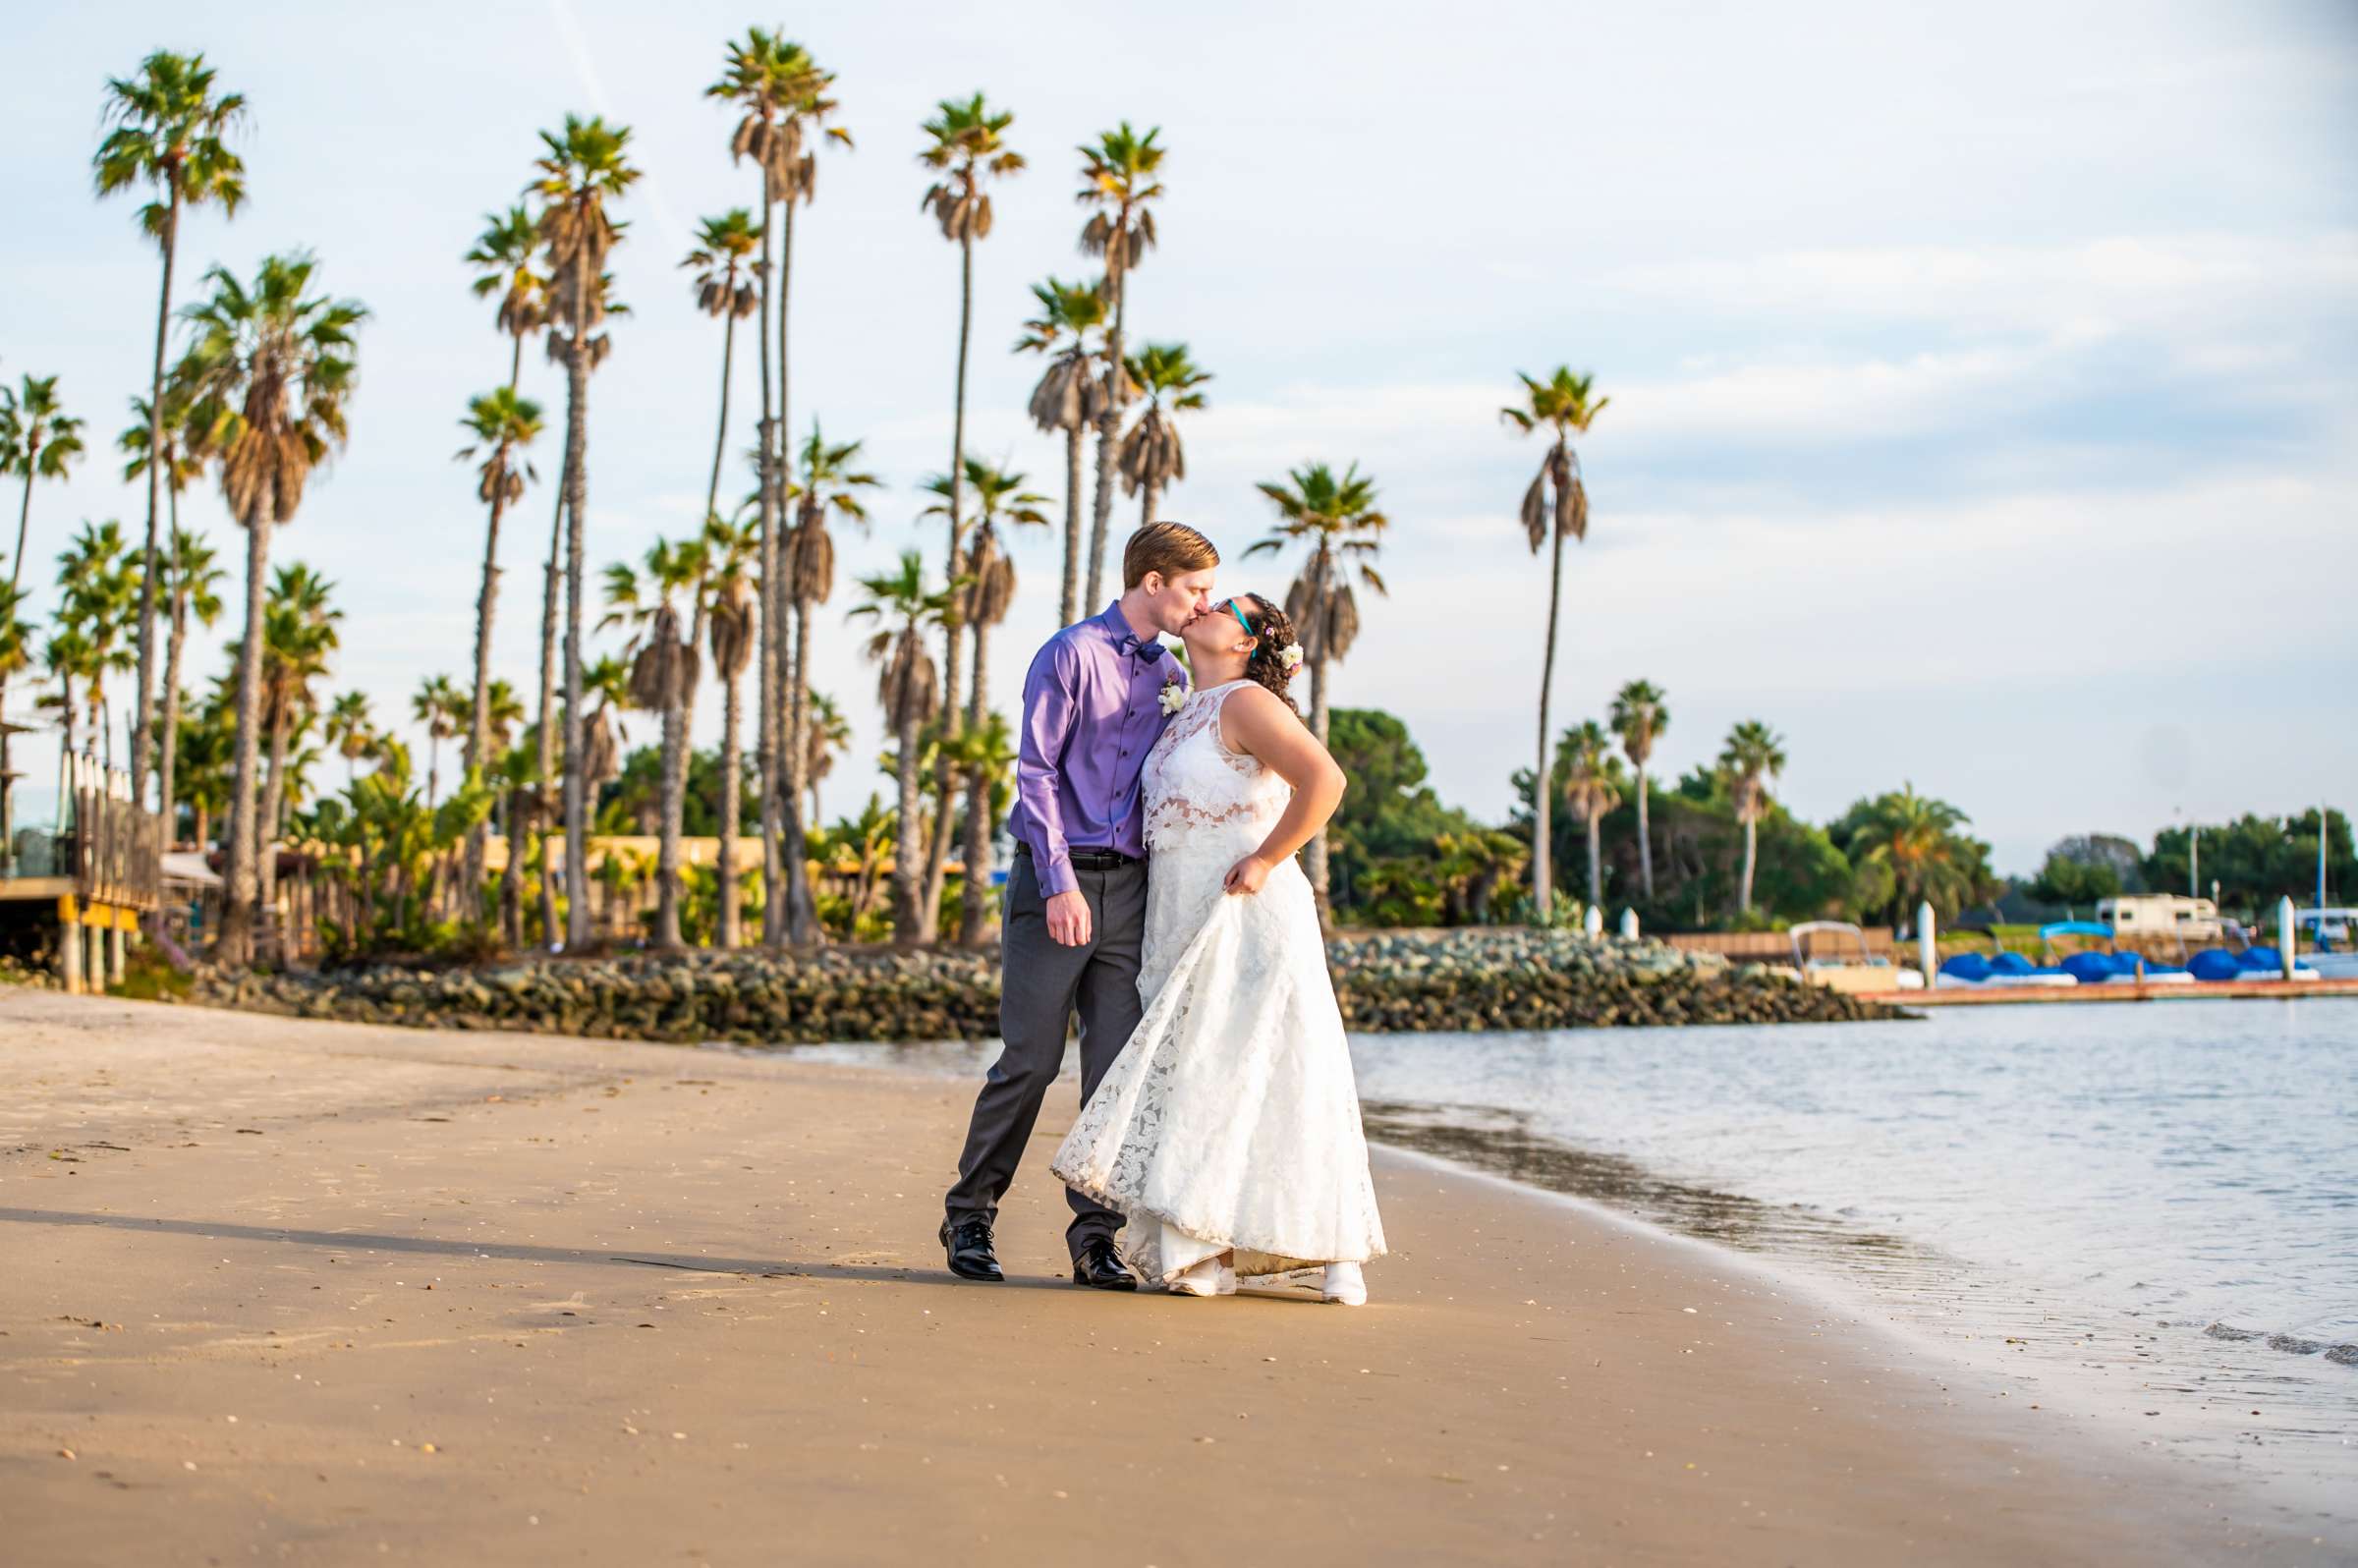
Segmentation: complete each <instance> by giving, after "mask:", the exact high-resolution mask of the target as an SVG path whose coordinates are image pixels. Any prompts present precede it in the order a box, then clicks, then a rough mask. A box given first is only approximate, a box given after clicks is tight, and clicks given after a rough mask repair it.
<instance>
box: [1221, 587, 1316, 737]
mask: <svg viewBox="0 0 2358 1568" xmlns="http://www.w3.org/2000/svg"><path fill="white" fill-rule="evenodd" d="M1237 602H1238V603H1239V604H1241V605H1243V606H1244V610H1245V619H1246V620H1247V621H1248V622H1250V623H1251V624H1252V627H1253V636H1254V639H1255V641H1256V644H1257V645H1256V646H1255V647H1254V649H1253V651H1252V653H1251V654H1250V655H1249V656H1248V657H1247V658H1246V660H1245V679H1246V680H1248V681H1252V682H1254V683H1256V684H1257V685H1260V686H1263V687H1265V688H1266V689H1268V690H1269V691H1270V692H1272V693H1274V694H1275V695H1276V698H1277V700H1279V701H1280V702H1283V703H1284V704H1285V705H1286V706H1287V707H1293V706H1294V698H1293V693H1292V691H1291V690H1290V688H1291V685H1292V682H1293V678H1294V674H1295V672H1296V671H1299V670H1300V669H1301V668H1302V665H1301V662H1300V661H1299V660H1296V661H1294V664H1293V668H1292V669H1288V668H1287V667H1286V657H1285V650H1286V649H1287V648H1289V647H1297V646H1299V645H1300V644H1301V642H1302V640H1301V639H1300V638H1299V637H1297V636H1296V635H1295V634H1294V623H1293V622H1292V621H1291V620H1290V619H1288V618H1287V616H1286V613H1285V611H1283V610H1281V609H1279V608H1278V607H1277V606H1276V605H1274V604H1272V603H1270V602H1269V601H1268V600H1267V599H1264V598H1263V597H1262V596H1261V595H1260V594H1258V593H1240V594H1238V595H1237ZM1294 710H1295V711H1296V712H1300V711H1301V709H1299V708H1295V709H1294Z"/></svg>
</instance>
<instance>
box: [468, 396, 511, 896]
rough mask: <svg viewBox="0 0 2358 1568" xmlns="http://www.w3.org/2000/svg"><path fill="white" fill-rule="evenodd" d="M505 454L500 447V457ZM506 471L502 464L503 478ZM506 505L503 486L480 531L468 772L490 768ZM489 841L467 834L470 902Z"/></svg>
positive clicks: (484, 826) (483, 833)
mask: <svg viewBox="0 0 2358 1568" xmlns="http://www.w3.org/2000/svg"><path fill="white" fill-rule="evenodd" d="M505 451H506V448H505V445H504V443H503V445H502V448H501V452H502V456H503V457H504V456H505ZM506 467H507V465H506V464H505V463H504V462H502V463H501V465H500V471H501V473H502V474H503V475H504V474H505V472H506ZM507 504H508V491H507V486H506V484H505V483H504V482H503V483H501V484H499V485H496V486H494V487H493V489H492V492H491V521H490V523H489V524H487V525H486V526H485V527H484V529H483V586H482V588H480V589H479V590H478V591H477V594H476V600H475V714H474V722H473V723H471V724H470V725H468V727H467V765H468V766H469V767H470V768H478V767H483V768H487V767H489V766H490V765H491V616H492V612H493V610H494V609H495V608H496V605H497V602H498V598H499V520H500V514H501V513H503V512H505V511H506V510H507ZM509 836H510V837H511V838H513V837H514V835H513V834H511V835H509ZM490 838H491V824H490V823H489V822H477V823H476V824H475V826H473V827H471V828H469V829H468V830H467V887H468V897H469V899H470V900H471V901H472V900H473V898H474V897H475V895H476V890H477V889H478V888H480V887H481V886H482V883H483V856H484V851H485V850H486V848H487V847H488V846H489V843H490Z"/></svg>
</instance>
